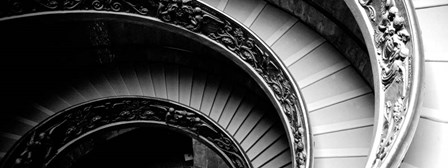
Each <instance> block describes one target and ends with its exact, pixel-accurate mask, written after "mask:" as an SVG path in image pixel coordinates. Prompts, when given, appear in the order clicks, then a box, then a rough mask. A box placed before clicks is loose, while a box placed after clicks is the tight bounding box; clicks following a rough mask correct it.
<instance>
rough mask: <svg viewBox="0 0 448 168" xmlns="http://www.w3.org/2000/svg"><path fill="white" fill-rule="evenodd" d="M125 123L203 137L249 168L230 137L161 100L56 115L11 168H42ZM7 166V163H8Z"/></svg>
mask: <svg viewBox="0 0 448 168" xmlns="http://www.w3.org/2000/svg"><path fill="white" fill-rule="evenodd" d="M127 121H161V122H164V123H166V125H168V126H171V127H175V128H178V129H181V130H184V131H187V132H190V133H193V134H194V135H196V136H197V137H203V138H205V139H207V140H208V141H209V142H211V143H213V146H216V147H217V150H220V151H222V152H223V153H224V154H225V155H226V157H228V158H229V159H230V160H229V162H231V164H232V166H233V167H236V168H245V167H249V164H248V162H246V161H245V156H244V152H243V151H242V149H241V148H239V147H238V145H237V144H236V141H232V140H231V137H229V136H230V135H227V134H226V133H224V132H223V130H222V129H220V128H219V126H217V124H214V123H213V122H212V120H211V119H208V118H206V117H204V116H202V115H200V114H199V112H196V111H193V110H191V109H188V108H185V107H182V106H180V105H176V104H172V103H169V102H166V101H163V100H157V99H149V98H136V97H134V98H110V99H104V100H99V101H94V102H91V103H87V104H84V105H80V106H77V107H74V108H71V109H68V110H65V111H62V112H61V113H59V114H58V115H57V116H56V117H53V118H51V119H50V120H49V121H47V122H45V123H43V124H41V125H39V126H38V127H37V128H36V129H35V130H32V131H31V132H30V133H28V134H27V135H26V136H25V137H24V138H23V140H22V141H21V142H20V143H19V144H18V146H17V147H16V150H15V151H14V152H15V153H12V154H11V156H10V157H11V158H13V159H10V160H11V161H14V163H9V165H11V167H42V166H44V165H47V164H49V162H51V159H52V158H54V157H55V155H57V152H59V151H58V149H59V148H60V147H62V146H64V145H65V144H67V143H69V142H71V141H73V140H74V139H75V138H77V137H79V136H81V135H83V134H86V133H87V132H89V131H92V130H94V129H96V128H99V127H101V126H106V125H108V124H113V123H117V122H127ZM7 164H8V163H7Z"/></svg>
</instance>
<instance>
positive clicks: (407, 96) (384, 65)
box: [346, 0, 423, 168]
mask: <svg viewBox="0 0 448 168" xmlns="http://www.w3.org/2000/svg"><path fill="white" fill-rule="evenodd" d="M346 3H347V5H348V6H349V7H350V8H351V10H352V13H353V14H354V15H355V16H357V17H356V18H357V22H358V25H359V26H360V28H361V30H362V31H363V36H364V39H365V42H366V46H367V48H368V51H369V55H370V60H371V63H372V68H373V73H374V84H375V111H376V112H375V130H374V135H373V136H374V137H373V143H372V148H371V151H370V154H369V158H368V161H367V164H366V168H378V167H384V168H386V167H387V168H391V167H392V168H395V167H399V165H400V164H401V162H402V160H403V158H404V156H405V154H406V152H407V149H408V147H409V145H410V143H411V141H412V138H413V135H414V132H415V129H416V127H417V124H418V123H417V122H418V118H419V116H420V114H419V111H418V108H419V106H420V102H419V101H418V99H419V97H420V92H421V91H420V90H421V85H422V81H423V80H422V74H423V72H422V71H423V64H422V60H423V52H422V49H423V48H422V42H421V38H420V33H419V28H418V23H417V20H416V17H415V14H414V8H413V6H412V3H411V2H410V1H408V0H358V1H354V0H346Z"/></svg>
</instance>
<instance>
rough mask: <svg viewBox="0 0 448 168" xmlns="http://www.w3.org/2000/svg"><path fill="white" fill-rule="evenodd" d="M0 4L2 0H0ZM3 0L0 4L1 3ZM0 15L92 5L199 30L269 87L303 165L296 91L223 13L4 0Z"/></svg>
mask: <svg viewBox="0 0 448 168" xmlns="http://www.w3.org/2000/svg"><path fill="white" fill-rule="evenodd" d="M0 3H2V2H0ZM2 5H3V4H0V6H2ZM4 6H7V8H6V9H7V10H5V11H4V12H1V11H0V18H1V17H7V16H12V15H20V14H26V13H35V12H43V11H58V10H60V11H64V10H95V11H111V12H125V13H133V14H138V15H143V16H149V17H155V18H158V19H160V20H161V21H163V22H165V23H168V24H174V25H177V26H180V27H183V28H185V29H187V30H190V31H192V32H195V33H198V34H202V35H205V36H206V37H208V38H210V39H211V40H214V41H215V42H218V43H220V44H221V45H222V46H223V47H225V48H227V49H228V50H229V51H231V52H232V53H233V54H235V55H236V56H238V58H239V59H241V60H242V61H244V62H245V63H247V65H248V66H250V67H251V68H253V69H254V70H255V71H256V73H257V74H258V75H259V76H260V77H261V79H262V80H263V81H264V82H265V83H266V85H267V86H269V88H268V90H269V91H270V92H271V93H272V94H273V98H274V99H275V100H276V102H275V104H276V105H275V106H279V109H280V110H281V115H283V116H285V117H282V118H284V121H285V124H286V126H287V127H288V128H289V129H290V131H289V134H288V136H289V137H290V138H291V139H292V143H293V144H291V145H292V148H291V150H292V151H293V152H294V154H295V156H293V158H292V159H293V165H295V166H296V167H305V165H309V164H308V163H306V161H307V160H309V158H308V157H310V156H308V154H307V151H309V150H310V149H307V147H308V146H310V142H308V140H309V139H310V138H311V137H308V136H309V135H310V133H309V131H308V130H309V129H308V126H307V125H305V124H304V123H305V120H306V112H305V111H304V110H305V109H302V108H301V103H302V102H300V99H299V97H298V90H296V89H295V88H294V82H293V80H292V79H291V77H289V76H288V75H287V73H288V72H287V70H286V69H285V68H282V65H281V63H280V62H279V61H278V60H276V59H275V58H274V55H272V52H271V51H270V50H269V49H268V48H267V47H266V46H265V45H263V44H262V42H261V40H258V39H257V38H256V37H255V36H254V35H252V33H250V32H249V31H248V30H247V29H245V28H244V27H243V26H241V25H240V24H238V23H236V22H235V21H233V20H231V19H229V18H227V17H226V16H224V15H223V14H220V13H219V12H217V11H215V10H214V9H211V8H210V7H208V6H206V5H204V4H202V3H201V2H198V1H195V0H149V1H137V0H43V1H40V0H39V1H38V0H30V1H27V0H9V1H7V4H5V5H4Z"/></svg>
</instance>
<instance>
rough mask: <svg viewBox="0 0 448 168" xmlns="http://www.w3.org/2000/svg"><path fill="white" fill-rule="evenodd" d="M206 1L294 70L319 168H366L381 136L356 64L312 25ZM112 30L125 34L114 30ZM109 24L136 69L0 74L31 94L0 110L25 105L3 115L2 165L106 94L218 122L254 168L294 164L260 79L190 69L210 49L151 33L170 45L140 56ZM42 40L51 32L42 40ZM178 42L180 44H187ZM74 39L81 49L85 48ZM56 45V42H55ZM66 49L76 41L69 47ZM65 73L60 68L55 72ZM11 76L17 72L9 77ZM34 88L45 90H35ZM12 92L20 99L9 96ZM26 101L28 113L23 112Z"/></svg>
mask: <svg viewBox="0 0 448 168" xmlns="http://www.w3.org/2000/svg"><path fill="white" fill-rule="evenodd" d="M204 3H206V4H209V5H210V6H213V7H215V8H216V9H217V10H220V11H222V12H223V13H225V14H227V15H228V16H230V17H232V18H234V19H236V20H237V21H239V22H240V23H242V24H244V25H245V26H246V27H247V28H249V29H250V30H252V31H253V32H254V33H255V34H256V35H258V37H259V38H260V39H262V40H263V41H264V42H265V43H266V45H268V46H269V47H270V48H271V49H272V50H273V51H274V52H275V53H276V54H277V56H278V57H279V58H280V59H281V61H282V62H283V64H284V65H285V66H286V67H287V69H288V70H289V72H290V73H291V75H292V77H293V78H294V80H295V81H296V82H297V85H298V86H299V87H300V91H301V93H302V96H303V98H304V100H305V102H306V106H307V111H308V117H309V123H310V125H311V133H312V135H313V145H312V146H313V152H314V154H313V155H314V156H313V157H314V167H316V168H326V167H332V168H339V167H340V168H358V167H363V166H364V165H365V164H366V162H367V157H368V155H369V151H370V147H371V145H372V138H373V137H372V135H373V134H374V132H373V131H374V128H373V126H374V122H375V114H374V113H375V112H374V107H375V96H374V92H373V90H372V86H370V85H369V84H368V82H366V80H365V79H364V78H363V77H362V76H361V75H360V73H359V72H358V70H357V69H356V67H354V66H353V65H352V64H351V63H350V61H349V60H347V58H346V57H344V55H343V54H341V53H340V52H338V50H337V49H336V48H335V47H334V46H333V45H332V44H331V43H330V42H328V41H327V40H326V39H325V38H324V37H322V36H321V35H319V34H318V33H317V32H315V31H314V30H313V29H312V28H310V27H308V26H307V25H306V24H305V23H303V22H302V21H300V20H299V19H298V18H297V17H295V16H293V15H291V14H289V13H287V12H285V11H283V10H282V9H279V8H278V7H276V6H274V5H272V4H270V3H267V2H266V1H263V0H244V1H241V0H204ZM72 26H73V25H72ZM113 26H116V27H119V28H111V27H113ZM120 26H121V27H120ZM106 27H108V28H109V33H108V34H109V35H110V38H111V39H120V40H117V41H115V42H113V43H120V45H123V46H126V47H128V48H126V47H125V48H126V49H123V50H126V52H122V53H120V54H123V53H126V54H129V53H133V54H135V53H137V54H140V55H145V56H144V57H147V58H145V60H144V61H136V62H135V61H134V62H133V61H129V60H126V59H123V60H122V62H124V63H118V64H112V66H101V67H99V68H98V67H92V66H91V65H83V64H82V63H80V65H81V66H78V67H68V68H66V67H63V66H61V67H57V66H53V65H51V64H49V65H43V66H41V67H33V66H30V65H23V66H22V67H13V66H11V67H9V66H6V67H2V69H5V72H4V73H5V74H3V75H4V76H6V77H8V78H7V79H10V81H12V82H10V83H7V84H3V85H4V86H6V87H9V88H5V90H2V91H5V92H8V90H9V91H10V90H13V91H17V90H20V89H21V88H25V89H23V90H21V91H19V92H21V93H19V94H18V95H15V98H17V100H14V101H7V103H2V104H3V105H12V106H19V107H17V109H19V110H15V111H14V112H11V111H4V112H2V114H1V117H0V118H1V120H2V121H1V123H2V125H1V127H0V129H1V130H0V159H1V158H3V157H4V156H6V154H7V152H8V151H9V150H10V149H11V147H12V146H13V145H14V144H15V143H16V142H17V141H18V140H19V139H20V138H21V137H22V136H23V135H25V134H26V133H27V132H28V131H29V130H31V129H32V128H33V127H35V126H37V125H38V124H39V123H41V122H43V121H45V119H47V118H49V117H50V116H52V115H54V114H56V113H57V112H59V111H61V110H63V109H66V108H69V107H71V106H74V105H77V104H80V103H83V102H87V101H91V100H95V99H99V98H105V97H114V96H148V97H156V98H161V99H166V100H169V101H173V102H178V103H180V104H184V105H187V106H189V107H192V108H194V109H196V110H198V111H200V112H201V113H203V114H205V115H206V116H208V117H209V118H211V119H212V120H213V121H214V122H216V123H217V124H218V125H219V126H220V127H222V128H223V129H225V130H226V131H227V132H228V133H229V134H230V135H232V136H233V137H234V139H235V140H236V141H237V142H238V144H239V145H240V146H241V147H242V149H243V150H244V152H245V153H246V155H247V157H248V159H249V160H250V162H251V164H252V165H253V167H266V168H271V167H292V161H291V152H290V146H289V142H288V137H287V135H286V130H285V128H284V126H283V125H282V122H281V120H280V118H279V117H278V115H277V114H276V112H275V108H274V107H273V106H272V105H271V104H270V102H269V99H267V98H266V97H263V91H262V89H260V88H256V87H255V86H256V84H255V83H256V82H254V81H251V80H249V81H248V82H247V81H245V79H246V78H249V77H248V76H244V75H242V76H238V75H234V74H232V73H241V72H240V71H238V70H235V71H233V70H229V71H227V70H228V69H231V68H235V67H230V68H229V67H225V66H222V65H219V63H216V62H215V63H213V61H214V60H213V59H209V60H208V61H204V63H197V62H196V63H192V62H195V61H197V60H203V59H201V58H207V57H206V56H200V57H199V58H194V59H193V60H195V61H191V60H189V59H190V58H189V59H184V57H183V56H182V55H194V53H196V52H201V54H202V55H206V54H204V53H207V52H204V51H203V50H206V51H208V50H207V49H204V48H206V47H199V49H192V50H195V51H190V50H189V49H191V48H194V47H192V46H194V44H185V43H184V44H176V41H177V40H178V39H177V38H176V37H177V36H176V37H174V36H173V37H170V36H168V37H159V36H157V35H154V36H149V37H150V38H151V37H154V38H155V39H156V40H154V41H155V42H154V41H153V42H148V41H147V40H145V39H144V38H145V36H142V37H141V39H139V40H141V41H144V42H148V43H151V44H152V43H158V42H160V39H161V38H167V39H168V40H166V41H169V42H167V43H166V44H162V45H158V46H156V47H148V48H145V49H144V50H142V51H135V50H139V49H140V48H139V49H136V48H133V47H132V41H133V38H140V37H138V36H136V35H129V34H125V33H124V34H119V33H120V32H126V29H128V28H129V27H126V25H120V24H110V25H107V26H106ZM64 28H67V27H63V28H55V29H54V30H48V32H51V31H56V32H58V31H62V30H63V29H64ZM20 30H21V31H23V32H25V35H21V36H20V37H26V36H27V35H26V34H27V33H33V32H30V30H26V28H21V29H20ZM82 30H85V29H82ZM119 30H120V31H119ZM132 30H142V29H138V28H137V29H133V28H130V29H128V30H127V31H132ZM27 31H28V32H27ZM19 32H20V31H19ZM48 32H47V33H48ZM117 32H118V33H117ZM141 32H150V31H141ZM155 34H157V33H155ZM57 35H63V36H66V34H64V33H60V32H59V34H58V33H56V36H57ZM45 36H46V35H45V33H44V34H42V35H39V36H37V38H38V37H41V38H45ZM67 38H73V39H75V41H76V37H70V35H68V37H67ZM158 40H159V41H158ZM17 41H20V40H17ZM179 41H182V38H181V39H180V40H179ZM187 41H188V40H187ZM33 42H39V40H31V41H30V42H26V43H25V45H27V46H30V45H33ZM77 42H81V44H82V42H84V41H82V40H79V41H77ZM77 42H74V43H77ZM183 42H185V40H184V41H183ZM51 43H52V44H55V45H57V44H58V42H51ZM68 43H69V44H74V43H71V42H70V40H69V41H68ZM127 43H129V44H127ZM15 44H19V42H17V43H12V44H11V46H14V45H15ZM22 45H23V44H22ZM185 46H189V47H185ZM157 47H162V48H163V49H159V48H157ZM17 48H19V47H17ZM87 48H88V47H87ZM137 48H138V47H137ZM143 48H144V47H143ZM7 51H11V50H7ZM120 51H121V50H120ZM128 51H131V52H128ZM72 53H73V55H72V56H70V58H76V56H77V55H80V57H82V56H81V55H89V52H88V51H72ZM29 54H32V52H30V53H29ZM57 54H58V53H56V54H55V55H57ZM211 55H213V54H211ZM215 55H219V54H215ZM52 57H54V58H58V57H56V56H52ZM63 57H64V56H63V55H61V56H60V57H59V59H61V60H62V59H63ZM191 57H196V56H191ZM213 58H215V57H213ZM14 60H15V61H19V60H20V59H16V58H15V59H14ZM31 60H32V59H31ZM217 60H219V59H217ZM65 61H66V60H65ZM70 61H74V62H76V60H69V61H67V62H70ZM183 61H185V62H183ZM29 62H32V61H29ZM62 62H64V61H62ZM217 62H218V61H217ZM223 62H225V61H223ZM190 63H191V64H190ZM30 64H31V63H30ZM192 64H194V66H192ZM207 64H208V65H207ZM13 65H15V64H14V63H13ZM223 65H228V63H223ZM25 67H27V68H25ZM7 68H10V69H7ZM21 68H23V69H21ZM58 68H60V69H61V71H60V72H54V70H56V69H58ZM71 68H73V69H71ZM6 69H7V70H6ZM235 69H236V68H235ZM13 71H14V74H9V73H12V72H13ZM33 71H34V72H33ZM77 71H82V72H77ZM229 72H232V73H229ZM17 74H20V75H23V76H20V75H17ZM43 74H49V75H43ZM61 74H62V75H67V76H69V77H67V78H65V77H64V78H60V81H58V80H55V81H54V79H55V78H54V77H56V76H60V75H61ZM235 76H237V77H235ZM23 77H25V78H23ZM39 80H41V81H42V82H39ZM35 81H38V82H35ZM21 82H29V83H31V84H35V85H36V86H31V87H29V86H27V83H21ZM33 82H35V83H33ZM56 86H57V87H56ZM55 87H56V88H55ZM36 88H37V89H38V91H35V90H33V89H36ZM39 89H40V90H39ZM31 92H33V96H32V98H30V99H28V98H27V99H26V100H19V98H21V97H23V95H22V94H26V93H31ZM13 94H15V93H11V94H6V95H7V96H11V95H13ZM10 103H11V104H10ZM21 104H23V107H20V105H21Z"/></svg>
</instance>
